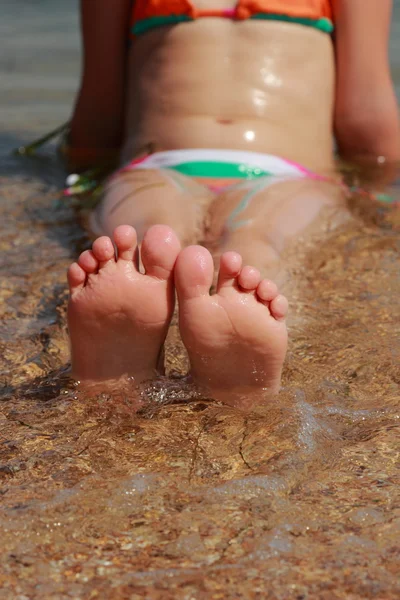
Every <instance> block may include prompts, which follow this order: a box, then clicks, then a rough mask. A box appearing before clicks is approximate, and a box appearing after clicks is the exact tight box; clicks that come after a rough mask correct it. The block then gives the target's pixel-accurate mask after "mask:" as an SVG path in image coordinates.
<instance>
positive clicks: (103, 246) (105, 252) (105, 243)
mask: <svg viewBox="0 0 400 600" xmlns="http://www.w3.org/2000/svg"><path fill="white" fill-rule="evenodd" d="M92 249H93V254H94V256H95V257H96V258H97V260H98V261H99V267H100V268H102V267H104V265H106V264H107V263H108V262H110V260H115V250H114V246H113V243H112V241H111V240H110V238H109V237H106V236H102V237H99V238H97V240H95V241H94V242H93V247H92Z"/></svg>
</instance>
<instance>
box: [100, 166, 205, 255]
mask: <svg viewBox="0 0 400 600" xmlns="http://www.w3.org/2000/svg"><path fill="white" fill-rule="evenodd" d="M213 197H214V195H213V193H212V192H210V190H209V189H208V188H207V187H205V186H202V185H200V184H198V183H197V182H195V181H193V180H191V179H190V178H188V177H185V176H184V175H181V174H180V173H176V172H174V171H172V170H170V169H139V168H138V169H132V170H129V171H120V172H119V173H117V174H116V175H113V176H112V177H111V178H110V179H109V180H108V181H107V183H106V185H105V190H104V195H103V198H102V200H101V202H100V204H99V206H98V207H97V208H96V210H95V211H94V213H93V215H92V219H91V225H92V229H94V230H95V233H97V234H99V233H105V234H107V235H110V234H111V233H112V231H113V230H114V229H115V227H117V226H118V225H123V224H125V225H126V224H128V225H133V226H134V227H135V228H136V229H137V232H138V237H139V239H141V238H142V237H143V235H144V233H145V232H146V230H147V229H148V228H149V227H151V225H155V224H160V223H162V224H165V225H169V226H171V227H173V228H174V229H175V230H176V232H177V234H178V235H179V236H180V238H181V241H182V243H190V242H191V241H193V240H195V239H196V240H197V239H200V238H201V237H202V234H203V231H202V230H203V220H204V211H205V208H206V207H207V206H208V204H209V202H210V200H211V199H212V198H213Z"/></svg>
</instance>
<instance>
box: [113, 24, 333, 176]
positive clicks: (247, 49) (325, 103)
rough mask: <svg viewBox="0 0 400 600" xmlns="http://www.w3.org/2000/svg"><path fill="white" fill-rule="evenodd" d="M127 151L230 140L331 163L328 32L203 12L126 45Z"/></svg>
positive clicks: (310, 163)
mask: <svg viewBox="0 0 400 600" xmlns="http://www.w3.org/2000/svg"><path fill="white" fill-rule="evenodd" d="M128 78H129V83H128V87H129V95H128V105H127V125H126V126H127V132H126V140H127V142H126V145H125V151H124V158H126V159H131V158H133V157H134V156H135V155H137V154H139V153H142V152H143V151H144V150H145V151H147V149H151V150H152V151H154V150H155V151H157V150H168V149H176V148H230V149H239V150H240V149H245V150H250V151H254V152H265V153H268V154H275V155H278V156H283V157H285V158H287V159H289V160H294V161H296V162H300V163H302V164H304V165H305V166H307V167H309V168H311V169H325V168H328V169H329V168H331V165H332V148H333V143H332V119H333V116H332V113H333V96H334V59H333V49H332V43H331V40H330V38H329V36H328V35H327V34H324V33H321V32H319V31H316V30H314V29H312V28H311V27H304V26H301V25H293V24H287V23H281V22H265V21H264V22H260V21H256V22H255V21H246V22H240V23H238V22H233V21H230V20H228V19H220V18H202V19H198V20H197V21H196V22H194V23H185V24H180V25H176V26H174V27H171V28H170V27H168V28H167V27H164V28H160V29H157V30H154V31H152V32H150V33H148V34H145V35H144V36H143V37H141V38H139V39H138V40H137V41H136V42H135V43H134V45H133V47H132V50H131V55H130V65H129V71H128Z"/></svg>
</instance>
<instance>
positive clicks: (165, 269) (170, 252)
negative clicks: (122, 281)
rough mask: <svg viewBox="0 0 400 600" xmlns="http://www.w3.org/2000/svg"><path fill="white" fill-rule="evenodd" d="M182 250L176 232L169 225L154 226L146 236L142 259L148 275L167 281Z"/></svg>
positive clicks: (143, 243)
mask: <svg viewBox="0 0 400 600" xmlns="http://www.w3.org/2000/svg"><path fill="white" fill-rule="evenodd" d="M180 249H181V245H180V242H179V240H178V238H177V236H176V234H175V232H174V231H173V230H172V229H171V228H170V227H168V226H167V225H154V226H153V227H151V228H150V229H149V230H148V231H147V232H146V234H145V236H144V238H143V242H142V248H141V259H142V263H143V266H144V269H145V272H146V275H150V276H151V277H157V279H163V280H167V279H169V278H170V277H171V275H172V271H173V269H174V266H175V263H176V259H177V256H178V254H179V251H180Z"/></svg>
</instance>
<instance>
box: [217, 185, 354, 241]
mask: <svg viewBox="0 0 400 600" xmlns="http://www.w3.org/2000/svg"><path fill="white" fill-rule="evenodd" d="M344 207H345V198H344V194H343V191H342V189H341V187H340V186H339V185H338V184H336V183H330V182H329V183H328V182H321V181H314V180H312V179H308V178H301V179H296V180H293V179H291V180H286V181H282V180H276V179H271V178H268V177H266V178H264V177H262V178H260V179H257V180H253V181H248V182H244V183H241V184H238V185H235V186H233V187H231V188H229V189H227V190H225V191H224V192H223V193H221V194H219V195H218V197H217V198H216V199H215V200H214V201H213V203H212V204H211V205H210V209H209V213H208V219H207V225H208V227H207V239H208V241H209V242H210V243H212V244H214V245H217V246H222V247H224V246H225V245H226V244H228V245H229V244H231V240H232V239H235V240H238V239H240V238H241V237H242V238H246V239H249V240H251V239H254V240H260V241H265V242H268V243H269V244H271V245H272V246H274V247H275V249H276V250H277V251H278V252H280V251H281V250H282V249H283V247H284V245H285V242H287V241H288V240H289V239H292V238H296V237H299V236H300V235H301V236H302V235H304V234H306V233H307V232H310V233H311V232H313V231H316V230H317V229H318V228H320V227H321V226H322V224H323V223H326V222H329V221H332V222H333V221H336V220H337V218H339V220H341V219H342V217H343V216H344V215H345V214H346V213H345V210H344Z"/></svg>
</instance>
